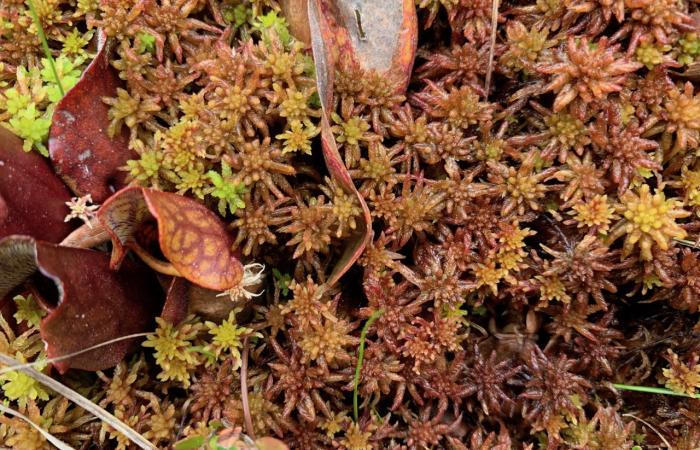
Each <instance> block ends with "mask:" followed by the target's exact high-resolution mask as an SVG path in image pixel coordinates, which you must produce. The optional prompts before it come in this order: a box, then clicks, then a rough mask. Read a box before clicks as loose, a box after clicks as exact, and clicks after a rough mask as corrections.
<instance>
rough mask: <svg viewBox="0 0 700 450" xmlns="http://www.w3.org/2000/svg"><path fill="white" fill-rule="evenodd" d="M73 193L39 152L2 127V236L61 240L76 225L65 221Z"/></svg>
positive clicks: (0, 149) (0, 151) (0, 143)
mask: <svg viewBox="0 0 700 450" xmlns="http://www.w3.org/2000/svg"><path fill="white" fill-rule="evenodd" d="M70 198H71V195H70V192H69V191H68V189H67V188H66V186H64V184H63V183H62V182H61V180H60V179H59V178H58V177H57V176H56V175H55V174H54V173H53V171H52V170H51V167H50V166H49V165H48V163H47V161H46V160H45V159H44V158H42V157H41V156H40V155H39V154H38V153H35V152H30V153H27V152H25V151H23V150H22V140H21V139H19V138H18V137H17V136H15V135H14V134H12V133H10V132H9V131H8V130H6V129H5V128H3V127H1V126H0V238H3V237H5V236H9V235H11V234H27V235H30V236H34V237H35V238H37V239H42V240H45V241H49V242H60V241H61V239H63V238H64V237H65V236H66V235H68V233H70V232H71V230H72V229H73V228H75V227H74V226H73V225H72V224H70V223H65V222H64V218H65V217H66V214H68V207H67V206H66V204H65V202H67V201H69V200H70Z"/></svg>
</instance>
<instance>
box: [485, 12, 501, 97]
mask: <svg viewBox="0 0 700 450" xmlns="http://www.w3.org/2000/svg"><path fill="white" fill-rule="evenodd" d="M499 3H500V2H499V0H493V3H491V47H490V48H489V64H488V66H487V68H486V82H485V83H484V95H486V99H487V100H488V98H489V89H491V75H492V73H493V55H494V53H495V52H496V31H497V27H498V7H499Z"/></svg>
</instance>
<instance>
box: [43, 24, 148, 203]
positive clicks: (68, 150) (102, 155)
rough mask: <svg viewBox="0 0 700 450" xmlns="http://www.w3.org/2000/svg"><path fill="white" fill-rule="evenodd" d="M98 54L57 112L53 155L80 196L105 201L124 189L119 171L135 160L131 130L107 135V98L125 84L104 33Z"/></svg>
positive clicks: (58, 168)
mask: <svg viewBox="0 0 700 450" xmlns="http://www.w3.org/2000/svg"><path fill="white" fill-rule="evenodd" d="M99 41H100V42H99V51H98V53H97V56H95V59H94V60H93V61H92V63H91V64H90V65H89V66H88V68H87V69H85V72H84V73H83V76H82V78H81V79H80V81H79V82H78V84H76V85H75V87H73V89H71V90H70V91H68V92H67V93H66V96H65V97H63V99H62V100H61V101H60V102H59V103H58V105H57V106H56V110H55V111H54V114H53V121H52V124H51V131H50V133H49V153H50V155H51V161H53V165H54V168H55V169H56V172H57V173H58V174H59V175H60V176H61V178H63V181H65V183H66V184H67V185H68V186H70V188H71V189H72V190H73V191H74V192H76V193H77V194H78V195H81V196H82V195H86V194H90V195H92V199H93V201H94V202H96V203H102V202H103V201H105V200H106V199H107V197H109V196H110V195H111V194H112V193H113V192H114V190H116V189H119V188H121V187H123V186H124V178H125V175H126V173H125V172H123V171H120V170H119V167H122V166H124V165H126V161H127V160H129V159H132V158H134V157H135V154H134V153H133V152H132V151H131V150H129V133H128V131H127V129H126V128H122V132H121V133H120V134H118V135H117V136H114V138H110V137H109V136H108V134H107V129H108V127H109V117H108V111H109V106H108V105H107V104H105V103H104V102H103V101H102V97H115V96H116V94H117V87H118V86H120V84H121V81H120V80H119V76H118V74H117V72H116V70H114V69H113V68H112V67H111V66H110V65H109V58H108V57H109V50H108V47H109V46H107V45H105V39H104V34H103V33H102V32H100V39H99Z"/></svg>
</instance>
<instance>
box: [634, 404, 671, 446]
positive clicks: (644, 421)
mask: <svg viewBox="0 0 700 450" xmlns="http://www.w3.org/2000/svg"><path fill="white" fill-rule="evenodd" d="M622 416H623V417H631V418H633V419H635V420H638V421H640V422H641V423H643V424H644V425H646V426H648V427H649V428H650V429H651V431H653V432H654V433H656V435H657V436H658V437H659V439H661V440H662V441H663V443H664V444H666V447H668V448H669V449H671V450H673V447H671V444H669V443H668V441H667V440H666V438H665V437H664V436H663V435H662V434H661V433H659V430H657V429H656V428H654V427H653V425H651V424H650V423H649V422H647V421H646V420H644V419H640V418H639V417H637V416H635V415H634V414H629V413H627V414H623V415H622Z"/></svg>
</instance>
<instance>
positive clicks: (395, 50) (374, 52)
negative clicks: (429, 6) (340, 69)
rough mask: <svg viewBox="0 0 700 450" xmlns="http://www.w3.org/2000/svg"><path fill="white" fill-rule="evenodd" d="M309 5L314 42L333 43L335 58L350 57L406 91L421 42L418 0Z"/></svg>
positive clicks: (316, 0) (318, 0)
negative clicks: (416, 4) (391, 80)
mask: <svg viewBox="0 0 700 450" xmlns="http://www.w3.org/2000/svg"><path fill="white" fill-rule="evenodd" d="M308 5H309V24H310V28H311V36H312V43H313V41H314V40H318V39H322V40H323V41H325V42H326V43H327V44H331V45H330V49H331V50H332V55H333V60H335V61H337V60H338V58H339V57H340V55H342V57H343V58H346V57H349V58H351V60H352V61H353V62H354V63H355V64H358V65H359V66H360V67H362V68H363V69H365V70H375V71H376V72H378V73H379V74H381V75H383V76H387V77H390V78H391V79H393V80H395V81H396V82H397V85H398V86H399V89H400V90H402V91H405V90H406V88H407V87H408V82H409V80H410V77H411V69H412V68H413V61H414V59H415V54H416V47H417V43H418V19H417V16H416V7H415V2H414V0H384V1H376V0H335V1H333V0H309V3H308ZM312 16H313V17H312ZM314 22H317V24H314ZM324 22H325V24H324ZM317 25H321V26H320V27H318V28H316V26H317ZM314 51H315V46H314Z"/></svg>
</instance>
